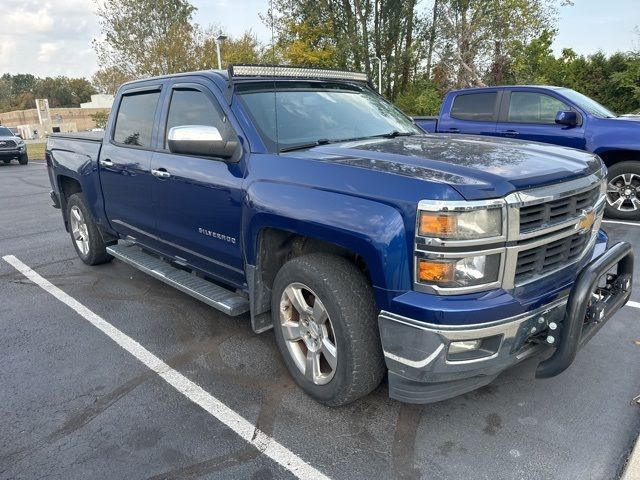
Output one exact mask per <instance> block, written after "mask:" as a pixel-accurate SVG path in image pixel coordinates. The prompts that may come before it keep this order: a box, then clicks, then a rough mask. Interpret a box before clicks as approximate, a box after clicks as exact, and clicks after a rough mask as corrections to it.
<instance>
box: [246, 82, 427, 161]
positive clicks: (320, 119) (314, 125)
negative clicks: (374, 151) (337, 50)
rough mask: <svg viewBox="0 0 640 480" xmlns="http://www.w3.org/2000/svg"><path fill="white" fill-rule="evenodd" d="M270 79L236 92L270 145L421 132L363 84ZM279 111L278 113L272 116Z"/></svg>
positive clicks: (283, 145) (294, 145)
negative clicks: (274, 88)
mask: <svg viewBox="0 0 640 480" xmlns="http://www.w3.org/2000/svg"><path fill="white" fill-rule="evenodd" d="M276 86H277V87H278V90H277V93H274V91H273V87H274V84H273V82H268V83H265V84H260V83H258V84H249V85H245V86H243V87H240V86H239V87H238V90H237V93H238V96H239V98H240V99H241V101H242V103H243V105H244V106H245V107H246V110H247V112H248V113H249V115H250V116H251V117H252V119H253V121H254V124H255V125H256V126H257V127H258V129H259V131H260V133H261V134H262V137H263V139H264V141H265V143H266V144H267V145H268V146H269V147H270V148H272V149H275V148H276V143H277V146H278V147H280V149H282V148H292V147H293V148H295V147H296V146H298V145H305V144H309V143H313V142H317V141H329V142H339V141H344V140H348V139H356V138H358V139H359V138H369V137H374V136H376V135H384V134H389V133H391V132H396V133H400V134H412V135H415V134H418V133H420V131H419V130H418V129H417V127H416V126H415V125H414V124H413V122H412V121H411V120H410V119H408V118H407V117H406V116H405V115H404V114H403V113H401V112H400V111H399V110H398V109H397V108H395V107H394V106H393V105H391V104H390V103H389V102H387V101H386V100H384V99H383V98H382V97H380V96H378V95H376V94H374V93H373V92H371V91H370V90H369V89H367V88H366V87H360V86H356V85H349V84H341V83H329V82H327V83H324V82H304V81H300V82H278V83H277V85H276ZM276 113H277V115H276Z"/></svg>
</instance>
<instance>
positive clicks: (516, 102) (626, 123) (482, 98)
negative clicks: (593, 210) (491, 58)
mask: <svg viewBox="0 0 640 480" xmlns="http://www.w3.org/2000/svg"><path fill="white" fill-rule="evenodd" d="M416 123H417V124H418V125H420V127H421V128H422V129H424V130H425V131H427V132H441V133H467V134H473V135H488V136H492V137H506V138H517V139H521V140H527V141H535V142H545V143H552V144H555V145H562V146H565V147H572V148H579V149H580V150H586V151H588V152H592V153H595V154H596V155H598V156H599V157H600V158H601V159H602V160H603V161H604V163H605V165H606V166H607V167H608V169H609V186H608V188H607V204H606V206H605V209H606V214H607V216H608V217H611V218H618V219H625V220H640V117H626V116H620V117H618V116H616V115H615V114H614V113H613V112H611V111H610V110H608V109H607V108H605V107H603V106H602V105H600V104H599V103H598V102H596V101H595V100H592V99H591V98H589V97H586V96H585V95H582V94H581V93H578V92H576V91H574V90H571V89H569V88H559V87H547V86H505V87H487V88H471V89H465V90H456V91H452V92H449V93H448V94H447V96H446V97H445V99H444V102H443V104H442V107H441V109H440V116H439V117H418V118H416Z"/></svg>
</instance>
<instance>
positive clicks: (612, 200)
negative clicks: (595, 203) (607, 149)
mask: <svg viewBox="0 0 640 480" xmlns="http://www.w3.org/2000/svg"><path fill="white" fill-rule="evenodd" d="M605 213H606V215H607V217H610V218H617V219H620V220H640V161H637V162H633V161H632V162H620V163H615V164H613V165H611V167H610V168H609V183H608V184H607V205H606V209H605Z"/></svg>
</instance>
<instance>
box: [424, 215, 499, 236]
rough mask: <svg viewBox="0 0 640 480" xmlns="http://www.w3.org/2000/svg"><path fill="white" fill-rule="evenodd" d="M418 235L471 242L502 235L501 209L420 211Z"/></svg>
mask: <svg viewBox="0 0 640 480" xmlns="http://www.w3.org/2000/svg"><path fill="white" fill-rule="evenodd" d="M418 234H419V235H420V236H422V237H431V238H446V239H452V240H473V239H478V238H490V237H499V236H501V235H502V209H501V208H483V209H478V210H469V211H451V212H441V211H421V212H420V216H419V219H418Z"/></svg>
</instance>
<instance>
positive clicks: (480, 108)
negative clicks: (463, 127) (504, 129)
mask: <svg viewBox="0 0 640 480" xmlns="http://www.w3.org/2000/svg"><path fill="white" fill-rule="evenodd" d="M497 98H498V92H482V93H465V94H462V95H458V96H456V98H455V99H454V100H453V107H452V108H451V116H452V117H453V118H457V119H459V120H475V121H478V122H487V121H493V120H495V113H496V99H497Z"/></svg>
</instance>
